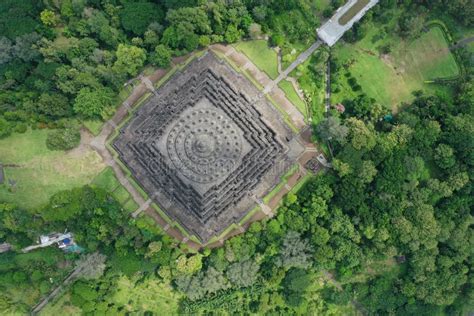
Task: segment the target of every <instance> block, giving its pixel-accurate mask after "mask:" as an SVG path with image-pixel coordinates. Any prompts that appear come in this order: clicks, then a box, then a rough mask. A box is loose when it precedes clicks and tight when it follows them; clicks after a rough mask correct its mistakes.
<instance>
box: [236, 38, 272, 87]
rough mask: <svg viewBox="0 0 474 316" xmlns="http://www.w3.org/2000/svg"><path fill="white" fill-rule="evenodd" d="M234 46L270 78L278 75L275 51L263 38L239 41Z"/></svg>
mask: <svg viewBox="0 0 474 316" xmlns="http://www.w3.org/2000/svg"><path fill="white" fill-rule="evenodd" d="M235 48H236V49H237V50H238V51H240V52H242V53H244V54H245V55H246V56H247V57H248V58H250V59H251V60H252V62H253V63H254V64H255V65H256V66H257V67H258V68H259V69H260V70H262V71H264V72H265V73H266V74H267V75H268V76H269V77H270V78H272V79H275V78H276V77H278V56H277V53H276V52H275V51H274V50H273V49H271V48H270V47H269V46H268V42H267V41H265V40H255V41H246V42H240V43H238V44H236V45H235Z"/></svg>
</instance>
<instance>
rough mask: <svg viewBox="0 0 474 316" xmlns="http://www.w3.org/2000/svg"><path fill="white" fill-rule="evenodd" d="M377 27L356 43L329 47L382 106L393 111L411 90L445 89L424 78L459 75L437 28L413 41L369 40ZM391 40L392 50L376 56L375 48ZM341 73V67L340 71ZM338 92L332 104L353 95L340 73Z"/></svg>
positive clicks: (397, 39) (411, 96)
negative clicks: (339, 90) (339, 89)
mask: <svg viewBox="0 0 474 316" xmlns="http://www.w3.org/2000/svg"><path fill="white" fill-rule="evenodd" d="M376 34H377V29H373V30H372V31H370V32H369V33H368V34H367V36H366V37H365V38H364V39H362V40H361V41H359V42H357V43H356V44H353V45H351V44H346V43H342V42H341V43H339V44H337V45H336V47H335V48H334V49H333V56H335V57H336V58H338V59H339V60H341V62H342V64H349V65H350V66H349V69H348V70H349V72H350V73H351V74H352V76H353V77H355V78H356V79H357V81H358V83H359V84H360V85H361V87H362V91H364V92H365V93H366V94H367V95H369V96H370V97H372V98H374V99H375V100H377V102H379V103H381V104H382V105H384V106H385V107H386V108H388V109H391V110H393V111H396V110H397V109H398V107H399V106H400V104H401V103H402V102H410V101H411V100H412V99H413V94H412V92H413V91H416V90H425V91H426V92H428V93H435V92H436V91H444V92H448V93H449V91H450V90H449V88H447V87H444V86H441V85H436V84H427V83H425V81H427V80H431V79H434V78H438V77H451V76H456V75H458V74H459V69H458V67H457V65H456V62H455V60H454V57H453V56H452V54H451V53H450V52H449V51H448V50H447V48H448V43H447V42H446V40H445V39H444V37H443V34H442V32H441V30H440V29H439V28H437V27H435V28H432V29H430V31H429V32H427V33H424V34H423V35H422V36H421V37H420V38H418V39H416V40H414V41H409V42H407V41H403V40H401V39H400V38H392V37H388V38H387V39H384V40H381V41H380V40H379V41H376V42H375V43H374V42H373V41H372V39H373V37H374V36H375V35H376ZM386 43H391V44H392V52H391V53H390V54H388V55H383V56H381V55H379V53H378V50H377V47H378V46H379V45H382V44H386ZM341 73H344V70H341ZM339 82H340V83H341V88H342V90H341V92H339V93H336V94H333V98H332V103H333V104H334V103H338V102H341V101H343V100H344V99H347V98H352V97H354V96H355V95H356V94H355V93H354V92H353V91H352V90H351V88H350V87H349V85H348V84H347V79H346V78H345V77H344V76H341V78H340V79H339Z"/></svg>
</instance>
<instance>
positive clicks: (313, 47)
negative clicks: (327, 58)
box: [263, 40, 323, 95]
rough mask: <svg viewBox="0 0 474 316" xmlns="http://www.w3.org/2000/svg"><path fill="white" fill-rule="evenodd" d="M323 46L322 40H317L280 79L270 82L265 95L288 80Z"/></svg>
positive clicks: (280, 75) (279, 76)
mask: <svg viewBox="0 0 474 316" xmlns="http://www.w3.org/2000/svg"><path fill="white" fill-rule="evenodd" d="M322 44H323V42H321V41H320V40H317V41H316V42H314V43H313V45H311V46H310V47H309V48H308V49H307V50H305V51H304V52H302V53H301V54H300V55H299V56H298V57H297V58H296V60H295V61H294V62H292V63H291V65H290V66H288V68H286V69H285V70H284V71H282V72H281V73H280V74H279V75H278V77H277V78H276V79H275V80H273V81H272V82H270V83H269V84H268V85H267V86H266V87H265V89H263V94H264V95H265V94H268V93H269V92H270V91H272V90H273V88H274V87H275V86H277V85H278V83H280V81H282V80H283V79H286V77H288V75H289V74H290V73H291V72H292V71H293V70H295V69H296V67H298V66H299V65H300V64H302V63H304V62H305V61H306V59H308V58H309V56H311V54H313V53H314V51H315V50H316V49H318V48H319V46H321V45H322Z"/></svg>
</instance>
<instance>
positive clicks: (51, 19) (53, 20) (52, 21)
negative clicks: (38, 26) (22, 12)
mask: <svg viewBox="0 0 474 316" xmlns="http://www.w3.org/2000/svg"><path fill="white" fill-rule="evenodd" d="M40 19H41V22H43V24H44V25H46V26H56V24H57V23H58V18H57V17H56V14H55V13H54V12H53V11H51V10H48V9H45V10H43V11H41V14H40Z"/></svg>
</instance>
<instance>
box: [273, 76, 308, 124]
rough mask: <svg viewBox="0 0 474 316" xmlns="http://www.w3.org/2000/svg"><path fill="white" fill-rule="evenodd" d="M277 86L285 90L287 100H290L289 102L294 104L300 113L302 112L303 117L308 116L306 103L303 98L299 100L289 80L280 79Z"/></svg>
mask: <svg viewBox="0 0 474 316" xmlns="http://www.w3.org/2000/svg"><path fill="white" fill-rule="evenodd" d="M278 86H279V87H280V88H281V89H282V90H283V91H284V92H285V94H286V97H287V98H288V100H290V101H291V103H293V104H294V105H295V106H296V108H297V109H298V111H300V112H301V114H303V115H304V117H305V118H306V117H307V116H308V111H307V110H306V103H305V102H304V101H303V100H301V98H300V96H299V95H298V93H297V92H296V91H295V88H294V87H293V85H292V84H291V82H289V81H287V80H282V81H280V83H279V84H278Z"/></svg>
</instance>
